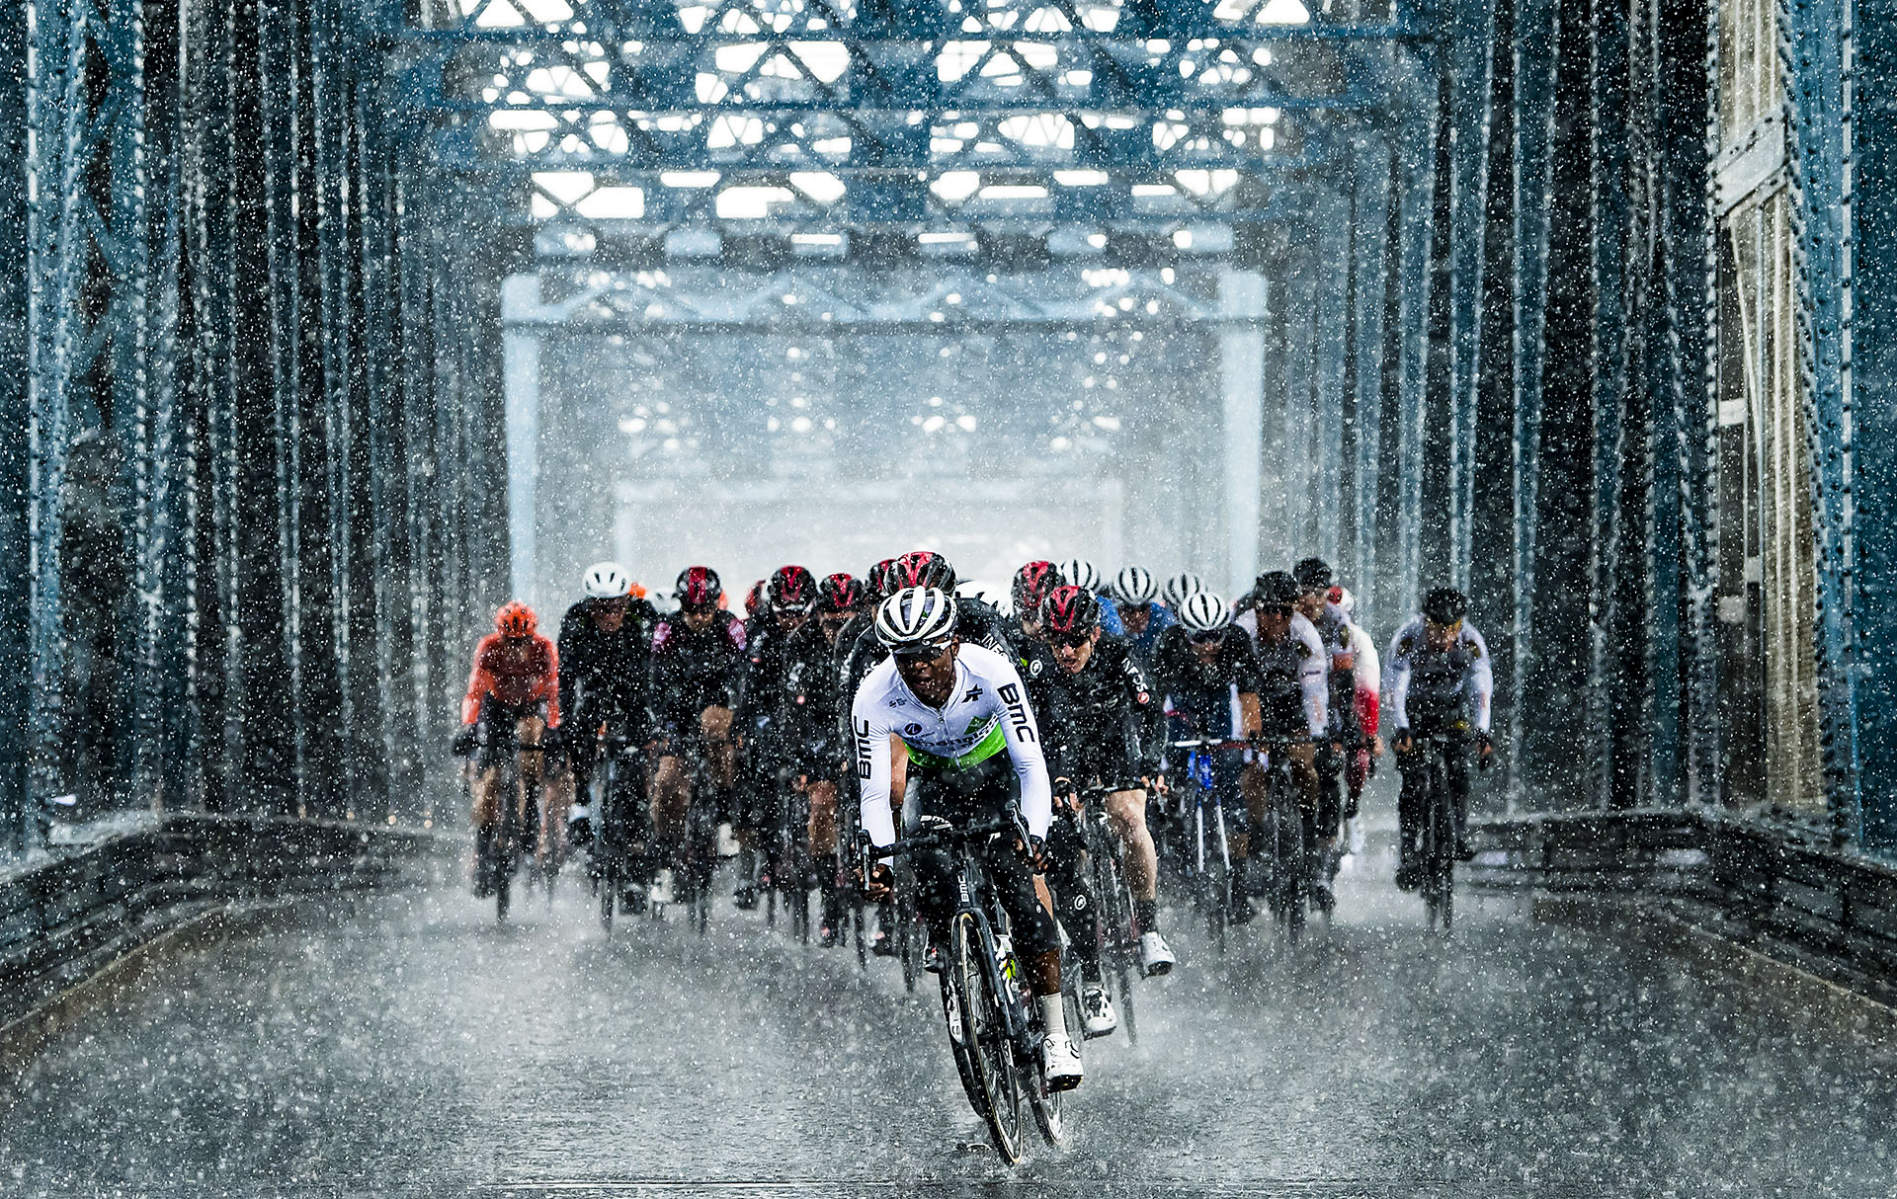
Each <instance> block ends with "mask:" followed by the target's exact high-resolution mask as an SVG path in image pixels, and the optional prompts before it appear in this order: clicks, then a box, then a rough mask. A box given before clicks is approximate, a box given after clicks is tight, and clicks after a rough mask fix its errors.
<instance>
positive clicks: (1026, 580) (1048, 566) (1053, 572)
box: [1012, 559, 1060, 615]
mask: <svg viewBox="0 0 1897 1199" xmlns="http://www.w3.org/2000/svg"><path fill="white" fill-rule="evenodd" d="M1058 586H1060V571H1059V570H1057V569H1055V567H1054V564H1053V563H1052V562H1048V561H1046V560H1045V559H1040V560H1036V561H1034V562H1029V563H1028V564H1027V565H1025V566H1023V567H1022V568H1021V569H1020V570H1017V571H1015V572H1014V590H1013V592H1012V598H1013V600H1014V610H1015V613H1016V615H1025V614H1027V613H1029V612H1039V611H1040V610H1041V602H1042V601H1043V600H1045V599H1046V598H1047V593H1048V592H1050V591H1052V590H1054V588H1056V587H1058Z"/></svg>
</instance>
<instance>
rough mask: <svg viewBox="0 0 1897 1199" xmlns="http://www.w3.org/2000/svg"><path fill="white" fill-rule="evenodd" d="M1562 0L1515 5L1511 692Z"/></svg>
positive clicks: (1519, 728) (1522, 602)
mask: <svg viewBox="0 0 1897 1199" xmlns="http://www.w3.org/2000/svg"><path fill="white" fill-rule="evenodd" d="M1560 23H1561V6H1560V4H1559V3H1558V0H1519V2H1518V4H1517V6H1516V13H1515V41H1514V54H1515V155H1514V158H1515V178H1514V190H1515V195H1514V220H1515V229H1514V237H1513V239H1512V240H1513V250H1514V261H1513V263H1512V268H1513V273H1514V283H1513V287H1512V288H1511V289H1510V290H1511V296H1512V303H1513V309H1514V311H1513V320H1512V321H1511V322H1510V323H1511V328H1512V334H1511V335H1512V337H1513V351H1514V352H1513V357H1514V362H1515V370H1514V374H1513V386H1514V400H1515V404H1514V408H1515V418H1514V428H1513V443H1514V484H1515V485H1514V488H1513V499H1514V505H1513V507H1514V518H1515V521H1514V527H1515V537H1514V543H1513V547H1512V549H1513V552H1512V554H1511V559H1510V561H1511V565H1512V574H1511V577H1512V579H1513V582H1514V612H1513V614H1512V615H1513V628H1512V629H1511V631H1510V637H1511V639H1512V641H1513V643H1514V644H1513V646H1512V649H1513V652H1512V653H1511V655H1510V658H1509V661H1510V666H1511V670H1510V673H1509V693H1510V695H1511V696H1513V697H1520V696H1524V695H1527V694H1529V690H1528V687H1529V682H1528V673H1529V662H1530V657H1531V655H1532V654H1533V653H1534V649H1535V643H1534V623H1535V549H1536V545H1535V540H1536V537H1535V535H1536V532H1537V529H1538V528H1539V525H1540V504H1539V495H1538V492H1539V488H1540V482H1541V472H1540V469H1539V468H1540V464H1541V452H1542V445H1541V385H1542V364H1543V362H1545V361H1546V356H1547V341H1546V337H1547V324H1546V319H1545V318H1546V315H1547V301H1548V291H1547V285H1548V231H1549V230H1548V225H1549V222H1548V216H1549V210H1550V203H1551V201H1552V197H1551V196H1550V194H1549V192H1550V186H1551V178H1552V176H1551V170H1552V166H1553V143H1554V83H1555V67H1556V62H1557V47H1558V44H1559V39H1560V32H1559V31H1560ZM1527 712H1528V705H1525V704H1522V703H1519V702H1512V703H1510V704H1509V708H1508V725H1507V744H1508V747H1509V752H1508V754H1507V755H1506V757H1505V759H1504V762H1505V764H1506V766H1507V771H1508V773H1507V778H1506V787H1505V790H1506V795H1507V804H1508V807H1509V808H1510V809H1514V808H1516V807H1518V806H1520V805H1521V804H1522V802H1523V777H1522V754H1521V747H1522V735H1523V733H1524V731H1525V726H1526V716H1527Z"/></svg>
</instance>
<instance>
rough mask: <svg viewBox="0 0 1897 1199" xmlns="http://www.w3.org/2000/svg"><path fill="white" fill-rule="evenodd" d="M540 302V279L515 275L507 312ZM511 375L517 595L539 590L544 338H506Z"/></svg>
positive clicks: (511, 516) (511, 508) (510, 471)
mask: <svg viewBox="0 0 1897 1199" xmlns="http://www.w3.org/2000/svg"><path fill="white" fill-rule="evenodd" d="M539 302H540V280H539V278H538V277H537V276H534V275H515V276H514V277H512V278H510V279H508V280H507V284H506V291H505V298H504V299H503V300H502V305H503V311H504V312H513V311H525V310H527V309H530V308H532V307H534V306H537V305H538V304H539ZM501 352H502V355H503V358H504V360H505V362H506V364H507V365H506V370H507V456H506V461H507V504H508V520H507V534H508V535H507V541H508V545H509V546H510V547H511V548H512V550H513V568H512V573H511V576H510V577H511V580H512V581H511V583H510V584H509V586H510V589H511V592H512V594H514V595H516V596H528V595H532V594H533V590H534V569H535V567H534V563H535V556H534V555H535V553H536V530H535V525H536V522H537V521H538V515H537V513H538V507H537V494H538V491H537V488H538V484H539V480H540V337H539V335H538V334H535V333H529V332H525V331H522V330H518V329H512V328H509V329H508V330H507V331H506V332H505V333H503V334H502V335H501Z"/></svg>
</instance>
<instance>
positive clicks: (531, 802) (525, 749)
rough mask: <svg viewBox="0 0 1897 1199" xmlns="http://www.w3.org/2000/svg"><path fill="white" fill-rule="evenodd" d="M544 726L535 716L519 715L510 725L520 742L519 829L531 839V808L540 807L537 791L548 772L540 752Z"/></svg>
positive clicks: (544, 757) (544, 723) (533, 830)
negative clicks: (512, 726) (512, 724)
mask: <svg viewBox="0 0 1897 1199" xmlns="http://www.w3.org/2000/svg"><path fill="white" fill-rule="evenodd" d="M546 727H547V722H546V721H544V720H542V719H541V718H540V717H538V716H523V717H521V718H520V720H518V721H517V722H515V724H514V736H515V738H516V739H517V740H518V741H519V742H520V794H519V796H518V802H519V804H520V808H519V816H520V824H519V827H520V828H521V829H523V830H526V835H527V836H528V837H532V836H533V835H534V833H535V830H536V829H537V828H538V826H539V822H538V821H536V820H535V819H534V808H536V807H542V806H544V805H543V804H541V803H540V792H541V789H542V787H543V786H544V785H545V783H546V779H547V773H548V772H547V763H546V755H545V754H543V753H541V752H540V736H541V734H542V733H543V732H545V731H546ZM522 848H525V846H523V847H522ZM537 848H538V847H536V849H537Z"/></svg>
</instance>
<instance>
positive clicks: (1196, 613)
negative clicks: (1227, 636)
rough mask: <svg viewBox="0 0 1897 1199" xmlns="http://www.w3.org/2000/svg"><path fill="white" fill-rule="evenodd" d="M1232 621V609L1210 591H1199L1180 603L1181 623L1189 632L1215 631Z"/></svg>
mask: <svg viewBox="0 0 1897 1199" xmlns="http://www.w3.org/2000/svg"><path fill="white" fill-rule="evenodd" d="M1231 622H1232V609H1231V608H1230V607H1229V606H1228V605H1227V604H1226V602H1225V601H1224V600H1223V599H1220V598H1219V597H1218V596H1216V595H1214V594H1213V593H1212V592H1210V591H1198V592H1194V593H1193V594H1191V595H1188V596H1187V597H1186V602H1185V603H1183V604H1181V605H1179V625H1180V627H1181V628H1183V629H1185V631H1186V632H1187V633H1188V634H1191V633H1214V632H1217V631H1218V630H1220V629H1222V628H1224V627H1225V626H1226V625H1228V624H1230V623H1231Z"/></svg>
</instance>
